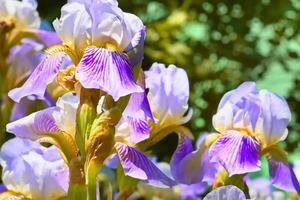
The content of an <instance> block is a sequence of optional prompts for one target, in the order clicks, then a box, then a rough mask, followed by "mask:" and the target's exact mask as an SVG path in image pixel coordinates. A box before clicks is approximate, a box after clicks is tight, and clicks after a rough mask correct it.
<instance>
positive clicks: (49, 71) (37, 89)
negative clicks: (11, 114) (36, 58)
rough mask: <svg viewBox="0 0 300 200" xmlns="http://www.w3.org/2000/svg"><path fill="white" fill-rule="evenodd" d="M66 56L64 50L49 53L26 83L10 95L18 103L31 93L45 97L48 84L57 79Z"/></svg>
mask: <svg viewBox="0 0 300 200" xmlns="http://www.w3.org/2000/svg"><path fill="white" fill-rule="evenodd" d="M64 57H65V53H62V52H56V53H53V54H48V55H47V56H46V57H45V58H44V59H43V60H42V62H41V63H40V64H39V65H38V66H37V67H36V68H35V70H34V71H33V72H32V74H31V75H30V77H29V78H28V79H27V81H26V82H25V83H24V85H23V86H22V87H19V88H15V89H13V90H11V91H10V92H9V93H8V96H9V97H10V98H12V99H13V100H14V101H15V102H18V103H19V102H20V100H21V99H22V98H23V97H25V96H29V95H36V96H37V97H38V98H40V99H43V97H44V94H45V91H46V88H47V85H48V84H49V83H51V82H52V81H53V80H54V79H55V77H56V75H57V73H58V70H59V68H60V66H61V65H62V63H63V61H64Z"/></svg>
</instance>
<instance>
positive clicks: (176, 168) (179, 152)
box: [170, 135, 216, 184]
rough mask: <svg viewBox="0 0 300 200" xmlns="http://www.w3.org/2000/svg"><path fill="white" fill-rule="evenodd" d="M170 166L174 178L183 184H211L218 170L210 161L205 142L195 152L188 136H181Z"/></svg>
mask: <svg viewBox="0 0 300 200" xmlns="http://www.w3.org/2000/svg"><path fill="white" fill-rule="evenodd" d="M204 137H206V135H205V136H204ZM170 166H171V172H172V175H173V177H174V178H175V180H176V181H177V182H179V183H182V184H195V183H201V182H204V181H206V182H211V179H213V177H214V175H215V173H216V169H215V168H214V166H213V165H212V163H210V161H209V157H208V151H207V149H206V148H205V146H204V140H203V141H202V143H201V144H200V146H199V148H198V149H197V150H195V151H193V146H192V141H191V140H190V139H189V138H188V137H187V136H186V135H180V136H179V142H178V146H177V148H176V151H175V152H174V154H173V156H172V159H171V163H170Z"/></svg>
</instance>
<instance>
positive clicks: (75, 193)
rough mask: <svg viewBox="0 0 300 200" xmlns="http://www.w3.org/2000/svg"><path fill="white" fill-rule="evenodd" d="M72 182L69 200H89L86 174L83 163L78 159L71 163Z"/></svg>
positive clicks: (70, 183) (70, 182)
mask: <svg viewBox="0 0 300 200" xmlns="http://www.w3.org/2000/svg"><path fill="white" fill-rule="evenodd" d="M69 170H70V181H69V190H68V199H69V200H77V199H87V193H86V185H85V174H84V168H83V165H82V163H81V162H80V161H79V160H78V159H74V160H72V161H71V163H70V166H69Z"/></svg>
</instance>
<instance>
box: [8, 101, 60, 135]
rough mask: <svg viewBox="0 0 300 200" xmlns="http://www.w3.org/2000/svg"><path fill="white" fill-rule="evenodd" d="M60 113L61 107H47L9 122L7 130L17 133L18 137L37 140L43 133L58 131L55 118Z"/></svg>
mask: <svg viewBox="0 0 300 200" xmlns="http://www.w3.org/2000/svg"><path fill="white" fill-rule="evenodd" d="M58 115H59V108H57V107H51V108H47V109H45V110H42V111H38V112H35V113H32V114H30V115H28V116H26V117H24V118H21V119H19V120H17V121H14V122H11V123H8V124H7V125H6V130H7V132H10V133H13V134H15V135H16V136H17V137H21V138H28V139H32V140H36V139H38V138H40V137H41V135H42V134H46V133H56V132H58V131H59V128H58V126H57V122H56V119H55V118H56V117H57V116H58Z"/></svg>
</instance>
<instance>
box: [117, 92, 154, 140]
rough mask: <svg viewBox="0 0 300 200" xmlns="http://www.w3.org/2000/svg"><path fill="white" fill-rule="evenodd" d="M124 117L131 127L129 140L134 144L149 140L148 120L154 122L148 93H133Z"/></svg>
mask: <svg viewBox="0 0 300 200" xmlns="http://www.w3.org/2000/svg"><path fill="white" fill-rule="evenodd" d="M123 117H124V119H125V120H126V122H127V123H128V124H129V125H130V126H131V128H132V132H131V133H130V135H129V138H128V140H129V141H131V142H134V143H138V142H141V141H143V140H145V139H147V138H149V136H150V135H149V127H148V120H149V119H151V120H152V121H154V118H153V116H152V113H151V109H150V105H149V102H148V99H147V94H146V92H140V93H133V94H132V95H131V96H130V99H129V102H128V104H127V106H126V108H125V110H124V112H123Z"/></svg>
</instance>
